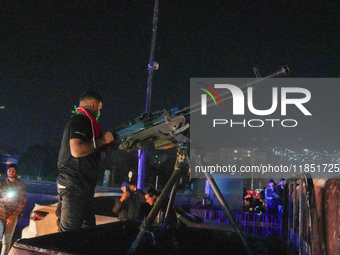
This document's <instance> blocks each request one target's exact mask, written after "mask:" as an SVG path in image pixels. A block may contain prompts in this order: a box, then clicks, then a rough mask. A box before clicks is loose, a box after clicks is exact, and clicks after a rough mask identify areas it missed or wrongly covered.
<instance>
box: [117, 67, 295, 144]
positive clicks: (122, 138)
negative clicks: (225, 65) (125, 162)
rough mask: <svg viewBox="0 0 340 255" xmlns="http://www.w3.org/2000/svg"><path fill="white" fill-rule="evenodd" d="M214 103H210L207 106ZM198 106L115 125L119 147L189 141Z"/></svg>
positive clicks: (149, 114) (227, 95)
mask: <svg viewBox="0 0 340 255" xmlns="http://www.w3.org/2000/svg"><path fill="white" fill-rule="evenodd" d="M288 73H289V68H288V67H287V66H284V67H282V68H281V69H280V70H279V71H277V72H275V73H273V74H271V75H269V76H266V77H264V78H260V76H259V75H258V73H256V75H257V78H258V79H257V80H255V81H254V82H252V83H249V84H245V85H244V86H243V87H242V88H247V87H250V86H254V85H256V84H258V83H260V82H263V81H264V80H267V79H268V78H273V77H277V76H282V75H284V76H285V75H287V74H288ZM220 97H221V101H225V100H228V99H230V98H231V97H230V93H228V92H227V93H224V94H221V95H220ZM211 105H212V104H208V107H209V106H211ZM197 110H199V103H198V104H194V105H191V106H189V107H186V108H183V109H181V110H179V109H178V108H173V109H171V110H168V111H167V110H162V111H155V112H146V113H143V114H141V115H140V116H139V117H137V118H135V119H134V120H132V121H128V122H126V123H124V124H123V125H121V126H119V127H118V128H116V130H115V131H114V135H115V138H116V141H117V143H118V144H119V149H122V150H127V151H131V150H135V149H140V148H142V147H143V145H144V144H147V143H149V142H153V143H154V145H155V148H156V149H160V150H165V149H169V148H172V147H174V146H177V145H179V144H180V143H182V142H185V141H187V142H188V138H187V137H186V136H185V134H184V133H185V132H186V131H188V129H189V122H188V118H189V115H190V114H191V113H193V112H196V111H197Z"/></svg>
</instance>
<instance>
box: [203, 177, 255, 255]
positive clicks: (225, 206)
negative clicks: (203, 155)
mask: <svg viewBox="0 0 340 255" xmlns="http://www.w3.org/2000/svg"><path fill="white" fill-rule="evenodd" d="M204 174H205V177H206V178H207V179H208V181H209V183H210V185H211V187H212V188H213V190H214V192H215V194H216V197H217V199H218V201H219V202H220V204H221V206H222V208H223V209H224V210H225V212H226V213H227V215H228V218H229V220H230V222H231V223H232V225H233V226H234V228H235V230H236V232H237V234H238V235H239V237H240V239H241V241H242V243H243V246H244V248H245V249H246V250H247V253H248V254H249V255H252V254H253V253H252V251H251V250H250V248H249V245H248V244H247V242H246V239H245V237H244V234H243V232H242V230H241V228H240V226H239V225H238V223H237V222H236V220H235V217H234V215H233V214H232V212H231V210H230V208H229V206H228V204H227V202H226V201H225V199H224V197H223V195H222V193H221V190H220V189H219V188H218V186H217V184H216V182H215V180H214V179H213V178H212V176H211V174H210V173H209V172H205V173H204Z"/></svg>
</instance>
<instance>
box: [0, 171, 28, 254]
mask: <svg viewBox="0 0 340 255" xmlns="http://www.w3.org/2000/svg"><path fill="white" fill-rule="evenodd" d="M0 197H1V198H0V237H2V249H1V255H5V254H8V252H9V249H10V248H11V244H12V237H13V233H14V230H15V227H16V225H17V222H18V216H19V215H20V214H21V212H22V209H23V208H24V206H25V204H26V186H25V184H24V182H23V181H21V180H20V179H19V178H17V166H16V165H15V164H10V165H9V166H8V168H7V178H5V179H3V180H1V181H0Z"/></svg>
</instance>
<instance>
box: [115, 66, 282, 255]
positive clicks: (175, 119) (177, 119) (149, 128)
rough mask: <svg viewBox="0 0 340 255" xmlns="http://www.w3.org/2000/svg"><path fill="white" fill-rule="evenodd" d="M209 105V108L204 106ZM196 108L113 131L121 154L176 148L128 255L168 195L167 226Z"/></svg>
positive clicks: (147, 117)
mask: <svg viewBox="0 0 340 255" xmlns="http://www.w3.org/2000/svg"><path fill="white" fill-rule="evenodd" d="M288 72H289V68H288V67H286V66H285V67H282V68H281V69H280V70H279V71H278V72H276V73H274V74H272V75H269V76H267V77H265V78H260V77H259V75H258V74H257V78H258V79H257V80H255V81H254V82H252V83H249V84H246V85H245V86H243V88H245V87H250V86H253V85H255V84H257V83H259V82H262V81H264V80H266V79H268V78H273V77H276V76H281V75H286V74H287V73H288ZM220 97H221V100H222V101H224V100H228V99H230V98H231V97H230V93H225V94H222V95H220ZM210 105H211V104H210ZM210 105H209V104H208V105H207V106H210ZM198 106H199V104H195V105H192V106H190V107H187V108H184V109H182V110H178V109H177V108H175V109H171V110H169V111H166V110H163V111H157V112H146V113H143V114H141V115H140V116H139V117H137V118H135V119H134V120H133V121H129V122H126V123H124V124H123V125H122V126H120V127H118V128H117V129H116V131H114V135H115V138H116V141H117V143H118V144H119V148H120V149H123V150H127V151H130V150H135V149H139V148H142V147H143V145H145V144H147V143H149V142H153V143H154V145H155V148H156V149H169V148H172V147H175V146H177V148H178V152H177V161H176V164H175V167H174V172H173V174H172V176H171V177H170V179H169V181H168V182H167V184H166V185H165V187H164V188H163V190H162V193H161V195H160V196H159V198H158V199H157V202H156V204H155V205H154V207H153V208H152V210H151V212H150V213H149V215H148V216H147V217H146V219H145V220H144V221H143V223H142V225H141V226H140V232H139V234H138V236H137V238H136V239H135V241H134V242H133V243H132V245H131V247H130V250H129V252H128V254H133V253H134V252H135V250H136V248H137V246H138V245H139V243H140V241H141V240H142V239H143V236H144V234H145V233H146V232H147V231H150V229H151V227H150V226H151V224H152V222H153V221H154V219H155V218H156V216H157V214H158V212H159V211H160V209H161V207H162V206H163V204H164V203H166V201H167V200H168V196H169V194H170V193H171V194H170V198H169V200H168V206H167V211H166V213H165V219H164V222H163V228H165V227H166V226H167V215H168V212H169V209H170V207H171V206H172V204H173V201H174V197H175V195H176V190H177V184H178V180H179V178H181V176H183V175H184V174H187V173H188V171H190V170H189V166H188V165H189V139H188V138H187V137H186V136H185V134H184V133H185V132H186V131H188V130H189V123H188V120H187V118H188V117H189V115H190V114H191V113H193V112H195V111H197V110H198V109H199V108H198ZM192 154H194V155H191V156H193V157H192V158H193V160H195V161H196V162H198V164H202V165H204V164H205V163H204V160H203V159H202V158H201V157H200V155H197V153H192ZM205 176H206V178H207V179H208V181H209V182H210V185H211V187H212V189H213V190H214V192H215V194H216V196H217V198H218V200H219V202H220V203H221V206H222V207H223V209H224V210H225V211H226V213H227V215H228V218H229V219H230V221H231V222H232V223H233V225H234V228H235V231H236V233H237V234H238V235H239V237H240V240H241V241H242V243H243V245H244V248H245V249H246V251H247V253H248V254H252V252H251V249H250V248H249V246H248V244H247V242H246V240H245V237H244V234H243V232H242V230H241V229H240V227H239V225H238V224H237V223H236V220H235V218H234V216H233V214H232V213H231V211H230V209H229V207H228V204H227V202H226V201H225V199H224V197H223V195H222V193H221V191H220V190H219V188H218V186H217V185H216V183H215V181H214V179H213V178H212V177H211V175H210V173H208V172H206V173H205ZM150 232H151V231H150Z"/></svg>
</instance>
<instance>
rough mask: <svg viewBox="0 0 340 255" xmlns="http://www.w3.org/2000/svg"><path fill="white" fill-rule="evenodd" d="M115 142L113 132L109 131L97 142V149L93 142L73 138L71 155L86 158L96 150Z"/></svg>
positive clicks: (71, 140)
mask: <svg viewBox="0 0 340 255" xmlns="http://www.w3.org/2000/svg"><path fill="white" fill-rule="evenodd" d="M114 140H115V139H114V137H113V134H112V132H110V131H107V132H106V133H105V134H104V136H103V137H102V138H100V139H97V140H96V148H94V145H93V141H83V140H82V139H79V138H72V139H70V149H71V154H72V156H73V157H75V158H80V157H85V156H87V155H90V154H91V153H92V152H94V151H95V150H96V149H98V148H100V147H102V146H104V145H106V144H109V143H112V142H114Z"/></svg>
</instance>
